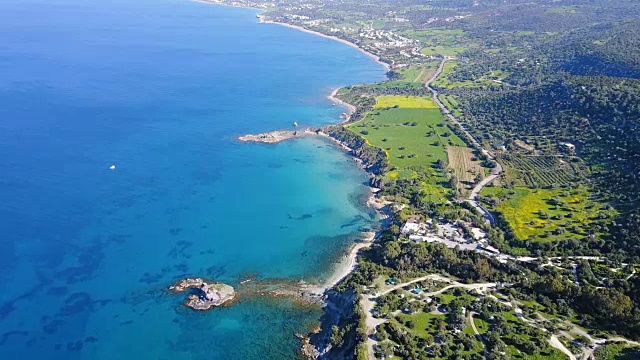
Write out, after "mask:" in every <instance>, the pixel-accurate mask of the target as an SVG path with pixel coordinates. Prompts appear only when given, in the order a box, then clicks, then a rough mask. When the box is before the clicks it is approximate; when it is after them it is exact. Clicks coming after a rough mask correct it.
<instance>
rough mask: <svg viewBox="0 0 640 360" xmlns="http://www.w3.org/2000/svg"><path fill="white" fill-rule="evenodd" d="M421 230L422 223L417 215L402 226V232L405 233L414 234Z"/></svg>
mask: <svg viewBox="0 0 640 360" xmlns="http://www.w3.org/2000/svg"><path fill="white" fill-rule="evenodd" d="M419 230H420V223H419V222H418V218H416V217H415V216H413V217H411V218H409V220H407V222H406V223H405V224H404V225H403V226H402V229H400V232H401V233H403V234H405V235H406V234H413V233H417V232H418V231H419Z"/></svg>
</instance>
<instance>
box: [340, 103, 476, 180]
mask: <svg viewBox="0 0 640 360" xmlns="http://www.w3.org/2000/svg"><path fill="white" fill-rule="evenodd" d="M384 99H386V97H384ZM385 101H386V100H385ZM411 101H412V100H409V101H408V102H411ZM349 129H350V130H352V131H353V132H356V133H358V134H360V135H361V136H363V137H364V138H365V139H366V140H367V142H368V143H369V144H371V145H373V146H377V147H379V148H381V149H383V150H384V151H385V152H386V153H387V155H388V157H389V163H390V164H391V165H392V166H395V167H396V168H399V169H404V168H408V167H416V168H425V167H426V168H433V167H438V168H441V169H444V168H445V167H446V163H447V158H448V157H447V152H446V147H447V146H464V142H463V141H462V139H460V138H459V137H458V136H457V135H456V134H455V133H453V131H452V130H451V129H450V128H449V127H448V126H447V124H446V123H445V122H444V119H443V117H442V114H441V113H440V111H439V110H438V109H429V108H390V109H379V110H377V111H375V110H374V111H372V112H370V113H368V114H367V115H366V116H365V118H364V119H363V120H361V121H359V122H356V123H354V124H352V125H349Z"/></svg>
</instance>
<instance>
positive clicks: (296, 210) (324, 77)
mask: <svg viewBox="0 0 640 360" xmlns="http://www.w3.org/2000/svg"><path fill="white" fill-rule="evenodd" d="M256 14H258V12H257V11H256V10H251V9H238V8H230V7H223V6H215V5H209V4H203V3H197V2H190V1H178V0H136V1H125V0H115V1H111V0H110V1H97V0H3V1H0V156H1V159H2V160H1V161H0V234H1V236H0V282H1V283H2V291H1V292H0V359H65V360H72V359H92V360H94V359H95V360H99V359H172V360H179V359H288V358H293V357H294V356H295V354H296V350H297V347H298V341H297V340H296V339H295V338H294V336H293V334H294V333H295V332H304V331H306V330H307V328H308V327H309V326H310V324H312V323H313V322H314V321H316V320H318V318H319V316H320V311H319V310H318V309H317V308H312V309H303V308H299V307H296V306H294V305H293V304H292V303H290V302H287V301H274V300H270V299H264V298H252V297H247V298H242V299H240V300H239V301H238V302H237V303H235V304H234V305H233V306H230V307H225V308H219V309H215V310H213V311H210V312H207V313H196V312H194V311H190V310H188V309H185V308H184V307H183V306H182V305H181V301H182V300H183V297H182V296H180V295H175V294H170V293H168V292H167V291H166V290H165V289H166V287H167V286H168V285H170V284H171V283H172V282H173V281H174V280H176V279H178V278H181V277H185V276H203V277H207V278H212V279H214V280H218V281H222V282H226V283H229V284H231V285H235V286H238V281H239V279H241V278H243V277H244V276H246V275H247V274H258V275H259V276H260V277H262V278H263V279H290V280H297V279H305V280H307V281H320V280H322V279H325V278H327V277H328V276H329V274H330V272H331V270H332V267H333V264H334V262H335V261H336V259H337V258H340V257H341V255H342V253H343V252H344V251H345V249H347V248H348V246H349V244H351V243H353V242H354V241H355V239H357V238H358V235H359V231H361V230H362V229H366V228H369V227H371V226H374V225H375V215H374V214H373V213H372V212H371V211H370V210H369V209H367V208H366V207H365V206H364V199H365V198H366V196H367V195H368V189H367V187H366V186H365V182H366V180H367V177H366V175H365V174H364V172H363V171H362V170H360V169H359V168H358V167H357V166H356V165H355V164H354V162H353V160H352V159H350V158H349V157H348V156H347V155H346V154H344V153H342V152H341V151H340V150H338V149H337V148H336V147H335V146H333V145H332V144H330V143H328V142H327V141H325V140H322V139H300V140H295V141H291V142H286V143H281V144H278V145H267V144H241V143H239V142H238V141H236V140H235V139H236V137H237V136H238V135H241V134H245V133H256V132H262V131H268V130H272V129H279V128H288V127H290V126H291V124H292V123H293V121H297V122H298V123H300V124H301V125H303V126H304V125H319V124H328V123H335V122H338V121H339V119H338V115H339V113H341V112H343V111H344V109H343V108H342V107H340V106H332V104H331V102H330V101H328V100H327V99H326V96H327V95H328V94H329V93H330V92H331V90H332V89H333V88H335V87H338V86H341V85H347V84H354V83H363V82H371V81H378V80H382V79H383V78H384V69H383V68H382V67H381V66H380V65H379V64H376V63H375V62H374V61H373V60H372V59H371V58H369V57H367V56H365V55H363V54H361V53H360V52H358V51H357V50H355V49H353V48H351V47H348V46H346V45H344V44H340V43H338V42H335V41H332V40H329V39H325V38H321V37H317V36H314V35H311V34H306V33H303V32H299V31H296V30H293V29H289V28H285V27H282V26H278V25H266V24H259V23H258V22H257V19H256ZM112 164H115V165H116V169H115V170H109V167H110V166H111V165H112Z"/></svg>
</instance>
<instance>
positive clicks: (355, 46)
mask: <svg viewBox="0 0 640 360" xmlns="http://www.w3.org/2000/svg"><path fill="white" fill-rule="evenodd" d="M200 1H204V2H208V1H206V0H200ZM211 4H216V3H213V2H211ZM261 10H263V9H261ZM263 11H264V10H263ZM258 19H259V22H260V23H261V24H276V25H282V26H286V27H288V28H291V29H296V30H299V31H302V32H306V33H308V34H313V35H317V36H320V37H323V38H326V39H331V40H335V41H337V42H340V43H343V44H345V45H347V46H350V47H352V48H354V49H356V50H358V51H360V52H361V53H363V54H365V55H367V56H369V57H370V58H372V59H373V60H375V62H377V63H378V64H380V65H382V66H383V67H384V68H385V69H386V70H387V72H389V71H391V66H390V65H389V64H387V63H385V62H383V61H381V60H380V57H379V56H377V55H375V54H372V53H370V52H368V51H366V50H364V49H363V48H361V47H359V46H358V45H356V44H354V43H352V42H350V41H347V40H344V39H340V38H339V37H337V36H333V35H327V34H323V33H321V32H318V31H314V30H309V29H307V28H304V27H302V26H299V25H293V24H288V23H283V22H278V21H273V20H266V19H265V18H264V16H263V15H260V14H259V15H258Z"/></svg>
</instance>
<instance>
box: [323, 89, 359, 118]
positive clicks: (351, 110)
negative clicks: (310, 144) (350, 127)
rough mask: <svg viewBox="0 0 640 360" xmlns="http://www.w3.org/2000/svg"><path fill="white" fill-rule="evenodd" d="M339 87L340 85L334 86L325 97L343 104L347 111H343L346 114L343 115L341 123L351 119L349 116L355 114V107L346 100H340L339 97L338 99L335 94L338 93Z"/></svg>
mask: <svg viewBox="0 0 640 360" xmlns="http://www.w3.org/2000/svg"><path fill="white" fill-rule="evenodd" d="M340 89H342V87H339V88H336V89H334V90H333V91H332V92H331V95H329V96H327V99H329V100H331V101H333V102H334V103H336V104H338V105H340V106H344V107H346V108H347V112H346V113H345V114H346V116H345V117H344V119H343V120H342V124H345V123H348V122H349V121H350V120H351V116H352V115H353V114H355V112H356V110H357V109H356V107H355V106H353V105H351V104H349V103H348V102H345V101H342V100H340V99H338V98H337V97H336V95H338V91H340Z"/></svg>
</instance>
